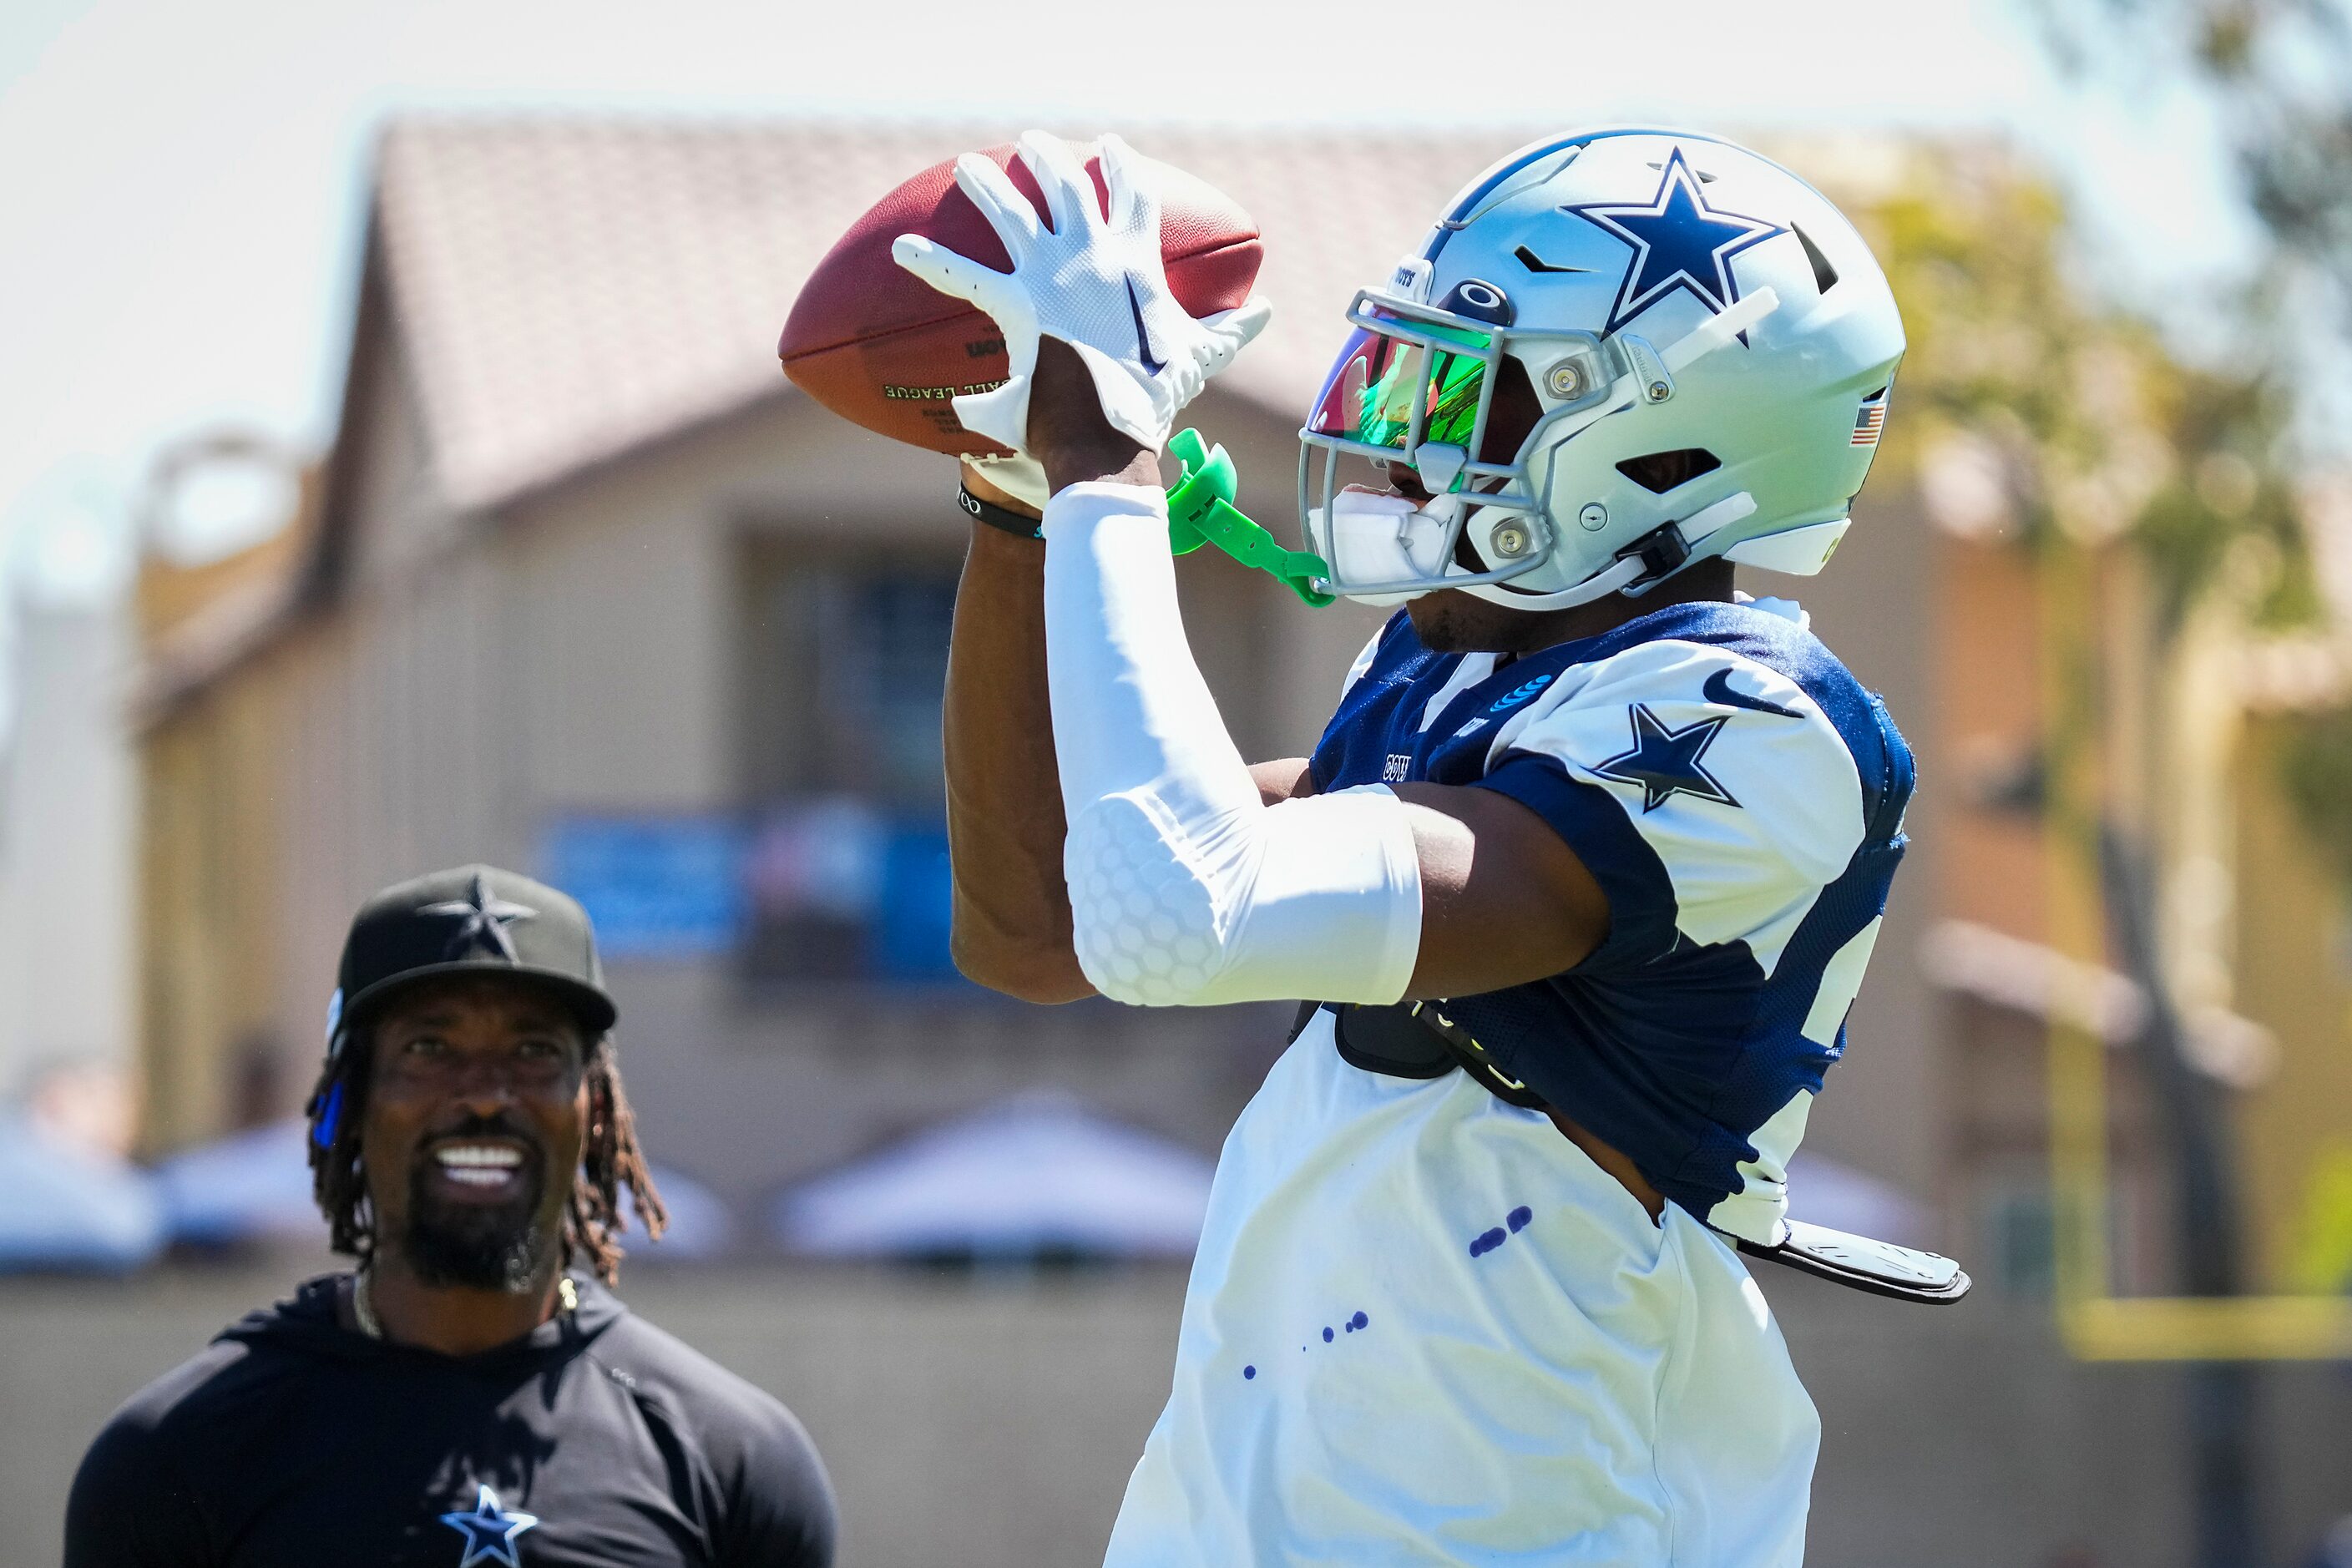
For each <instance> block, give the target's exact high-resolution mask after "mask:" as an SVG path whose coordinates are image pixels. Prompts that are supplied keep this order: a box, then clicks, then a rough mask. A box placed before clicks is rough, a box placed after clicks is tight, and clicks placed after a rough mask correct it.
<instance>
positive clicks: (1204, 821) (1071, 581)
mask: <svg viewBox="0 0 2352 1568" xmlns="http://www.w3.org/2000/svg"><path fill="white" fill-rule="evenodd" d="M1045 660H1046V674H1047V681H1048V684H1049V686H1050V688H1051V691H1052V696H1053V710H1054V751H1055V757H1056V759H1057V761H1058V763H1059V764H1060V769H1061V775H1062V803H1063V806H1064V808H1065V809H1066V812H1067V814H1068V817H1069V838H1068V840H1067V842H1066V845H1065V847H1064V849H1063V856H1062V866H1063V874H1064V875H1065V876H1066V878H1067V879H1068V881H1069V888H1070V911H1071V915H1072V919H1073V928H1074V937H1075V944H1076V949H1077V958H1078V964H1079V967H1080V968H1081V969H1083V970H1084V971H1085V972H1086V976H1087V980H1089V981H1090V982H1092V983H1093V984H1094V986H1095V989H1097V991H1100V992H1101V993H1102V994H1104V995H1106V996H1109V997H1113V998H1115V999H1116V1000H1118V1001H1121V1002H1127V1003H1130V1004H1134V1005H1141V1006H1183V1005H1192V1006H1206V1005H1214V1004H1219V1003H1226V1002H1264V1001H1282V1000H1292V999H1297V998H1306V999H1310V1000H1315V1001H1324V1002H1368V1003H1389V1002H1394V1001H1396V1000H1398V999H1399V998H1400V997H1402V995H1403V994H1404V991H1405V986H1406V984H1408V983H1409V982H1410V981H1411V980H1412V968H1413V963H1414V960H1415V959H1416V958H1417V957H1418V956H1419V954H1420V950H1421V868H1420V862H1419V859H1418V858H1417V857H1416V855H1415V853H1414V850H1413V842H1412V824H1411V822H1410V821H1409V819H1408V816H1407V814H1406V811H1405V808H1404V805H1403V803H1402V801H1400V800H1398V799H1397V798H1396V796H1395V795H1393V794H1392V793H1391V792H1390V791H1389V790H1388V789H1386V788H1383V787H1380V786H1372V787H1370V788H1365V789H1354V790H1342V791H1339V792H1338V793H1336V794H1332V795H1310V796H1308V797H1307V798H1306V799H1304V800H1296V801H1286V802H1284V803H1283V804H1281V805H1275V806H1268V805H1265V804H1264V803H1263V802H1262V801H1261V800H1260V798H1259V796H1258V792H1257V785H1256V784H1255V783H1254V782H1253V781H1252V779H1251V777H1250V772H1249V768H1248V765H1247V764H1246V763H1244V762H1243V761H1242V756H1241V753H1240V752H1238V751H1236V750H1235V749H1234V743H1233V741H1232V739H1231V738H1230V737H1229V736H1228V735H1227V734H1226V733H1225V725H1224V721H1223V717H1222V716H1220V715H1219V713H1218V712H1217V705H1216V701H1215V700H1214V699H1213V698H1212V697H1211V696H1210V695H1209V689H1208V685H1207V683H1206V682H1204V681H1203V680H1202V679H1201V672H1200V670H1199V669H1198V668H1196V667H1195V666H1194V664H1193V662H1192V647H1191V646H1190V645H1189V644H1188V643H1187V642H1186V641H1185V637H1184V623H1183V619H1182V617H1181V614H1180V613H1179V611H1178V608H1177V603H1176V571H1175V563H1174V561H1173V560H1172V558H1171V556H1170V554H1169V551H1168V500H1167V497H1166V496H1164V495H1162V494H1161V493H1160V491H1159V490H1158V489H1147V488H1144V487H1140V486H1131V485H1114V484H1087V485H1072V486H1071V487H1069V488H1068V489H1065V490H1063V491H1061V492H1060V493H1059V494H1057V495H1055V497H1054V498H1053V500H1051V501H1049V502H1048V503H1047V504H1046V507H1045Z"/></svg>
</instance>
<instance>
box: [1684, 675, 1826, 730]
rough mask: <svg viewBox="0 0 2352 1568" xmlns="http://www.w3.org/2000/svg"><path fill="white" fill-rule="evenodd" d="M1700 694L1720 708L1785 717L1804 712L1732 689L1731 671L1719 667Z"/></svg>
mask: <svg viewBox="0 0 2352 1568" xmlns="http://www.w3.org/2000/svg"><path fill="white" fill-rule="evenodd" d="M1698 694H1699V696H1700V697H1701V698H1703V699H1704V700H1706V701H1708V702H1712V703H1714V704H1715V705H1716V706H1717V707H1718V708H1745V709H1747V710H1749V711H1750V712H1754V713H1778V714H1779V715H1780V717H1781V718H1783V719H1801V718H1803V717H1804V715H1803V714H1802V713H1800V712H1798V711H1797V710H1795V709H1793V708H1783V707H1781V706H1780V704H1779V703H1778V702H1767V701H1765V700H1764V699H1762V698H1761V697H1750V696H1748V695H1747V694H1746V693H1744V692H1739V691H1734V690H1733V689H1731V671H1729V670H1727V669H1718V670H1717V671H1716V672H1715V673H1714V674H1713V675H1710V676H1708V677H1707V678H1706V684H1705V685H1703V686H1701V687H1700V688H1699V689H1698Z"/></svg>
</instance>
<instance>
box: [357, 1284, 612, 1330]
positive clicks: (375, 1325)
mask: <svg viewBox="0 0 2352 1568" xmlns="http://www.w3.org/2000/svg"><path fill="white" fill-rule="evenodd" d="M373 1278H374V1276H373V1274H372V1273H371V1272H370V1271H369V1270H367V1269H365V1268H362V1269H361V1270H360V1271H359V1272H358V1273H357V1274H355V1275H353V1276H352V1318H353V1319H354V1320H356V1321H357V1322H358V1323H359V1328H360V1332H362V1333H363V1334H365V1335H366V1336H367V1337H368V1338H370V1339H372V1340H380V1339H382V1338H383V1321H382V1320H381V1319H379V1318H378V1317H377V1316H376V1315H375V1292H374V1289H373V1286H372V1281H373ZM555 1310H556V1311H557V1312H559V1313H562V1312H576V1311H578V1310H580V1288H579V1287H578V1286H576V1285H574V1284H572V1277H571V1276H570V1275H568V1274H567V1275H564V1276H562V1278H560V1279H557V1280H556V1281H555Z"/></svg>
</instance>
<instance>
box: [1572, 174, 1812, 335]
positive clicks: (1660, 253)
mask: <svg viewBox="0 0 2352 1568" xmlns="http://www.w3.org/2000/svg"><path fill="white" fill-rule="evenodd" d="M1560 210H1561V211H1562V212H1565V213H1570V214H1572V215H1574V216H1577V217H1580V218H1582V219H1584V220H1585V221H1586V222H1587V223H1591V224H1595V225H1598V226H1600V227H1601V228H1604V229H1607V230H1608V231H1609V232H1610V233H1611V234H1613V235H1615V236H1616V237H1618V238H1620V239H1622V240H1623V241H1624V242H1625V243H1626V244H1628V245H1630V246H1632V247H1633V260H1632V262H1631V263H1629V264H1628V265H1627V267H1626V268H1625V280H1624V282H1622V284H1620V285H1619V286H1618V289H1617V302H1616V303H1615V304H1614V305H1613V306H1612V307H1611V308H1610V311H1609V323H1608V325H1606V326H1604V327H1603V328H1601V331H1602V332H1603V333H1604V334H1605V333H1608V332H1613V331H1616V330H1617V329H1618V328H1619V327H1621V326H1622V325H1623V324H1624V323H1625V322H1627V321H1632V320H1633V318H1634V317H1636V316H1638V315H1640V314H1641V313H1642V312H1643V311H1644V310H1648V309H1649V308H1650V307H1651V306H1653V305H1654V304H1656V303H1657V302H1658V301H1659V300H1663V299H1664V298H1665V297H1666V296H1667V295H1668V294H1671V293H1673V292H1674V291H1675V289H1686V290H1688V292H1689V293H1690V294H1691V296H1692V297H1693V298H1694V299H1696V300H1698V302H1699V303H1700V304H1702V305H1705V306H1706V308H1707V310H1709V311H1710V312H1716V313H1719V312H1721V311H1722V310H1724V308H1725V307H1727V306H1728V305H1729V304H1730V303H1731V302H1732V301H1733V300H1737V299H1738V298H1739V284H1738V280H1737V279H1734V278H1733V277H1732V275H1731V258H1733V257H1735V256H1737V255H1738V254H1739V253H1740V252H1741V251H1743V250H1745V249H1747V248H1748V247H1749V246H1751V245H1759V244H1761V243H1762V242H1763V241H1765V240H1768V239H1769V238H1771V237H1773V236H1774V235H1776V234H1785V233H1786V232H1788V231H1787V230H1785V229H1783V228H1781V227H1780V226H1779V225H1777V224H1769V223H1765V222H1763V221H1761V220H1760V219H1757V218H1752V217H1742V216H1740V215H1739V214H1738V213H1733V212H1725V211H1723V210H1722V209H1721V208H1719V207H1710V206H1708V205H1706V192H1705V191H1704V190H1702V189H1701V188H1700V184H1699V176H1698V175H1696V174H1693V173H1692V172H1691V166H1690V164H1689V163H1686V162H1685V161H1684V159H1683V150H1682V149H1681V148H1679V147H1677V148H1675V150H1674V152H1673V153H1670V154H1668V155H1667V158H1666V163H1665V167H1664V169H1663V170H1662V171H1661V172H1660V174H1659V177H1658V194H1657V195H1655V196H1653V197H1652V198H1651V199H1650V201H1649V202H1648V203H1647V204H1646V205H1640V204H1636V205H1626V204H1624V203H1622V202H1580V203H1578V204H1577V205H1573V206H1566V207H1562V208H1561V209H1560Z"/></svg>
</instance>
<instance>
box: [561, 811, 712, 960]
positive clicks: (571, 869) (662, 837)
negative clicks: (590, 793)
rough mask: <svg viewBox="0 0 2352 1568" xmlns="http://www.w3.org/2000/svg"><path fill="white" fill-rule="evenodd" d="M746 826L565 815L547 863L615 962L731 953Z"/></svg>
mask: <svg viewBox="0 0 2352 1568" xmlns="http://www.w3.org/2000/svg"><path fill="white" fill-rule="evenodd" d="M742 858H743V832H742V829H741V828H740V827H739V826H737V825H736V824H734V823H733V822H730V821H724V820H711V819H708V818H698V817H676V816H582V817H560V818H558V819H557V820H556V821H555V823H554V824H553V825H552V826H550V827H549V828H548V830H547V838H546V848H545V850H544V858H543V866H544V870H545V875H546V878H547V879H548V880H549V881H550V882H551V883H552V884H553V885H555V886H556V887H559V888H562V889H563V890H564V891H566V892H568V893H570V894H571V895H572V897H573V898H575V899H578V900H580V902H581V905H582V907H583V908H584V909H586V910H587V911H588V918H589V919H590V920H592V921H595V923H596V943H597V946H598V948H599V949H600V950H601V951H602V952H603V953H604V957H605V958H606V959H608V960H619V959H636V958H652V959H660V958H687V957H694V956H698V955H700V954H705V953H713V952H721V953H723V952H732V951H734V948H735V946H736V944H737V943H738V942H740V941H741V940H742V937H743V927H744V918H745V916H744V897H743V877H742Z"/></svg>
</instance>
